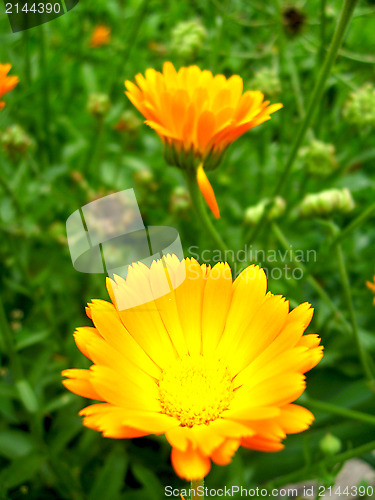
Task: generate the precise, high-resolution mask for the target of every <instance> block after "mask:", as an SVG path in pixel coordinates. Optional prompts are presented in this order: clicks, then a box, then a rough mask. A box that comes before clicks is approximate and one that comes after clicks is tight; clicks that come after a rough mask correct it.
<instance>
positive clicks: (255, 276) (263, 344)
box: [63, 255, 323, 480]
mask: <svg viewBox="0 0 375 500" xmlns="http://www.w3.org/2000/svg"><path fill="white" fill-rule="evenodd" d="M181 278H184V279H181ZM165 283H168V284H169V287H168V286H167V288H165V287H164V285H165ZM179 283H180V284H179ZM266 288H267V280H266V276H265V273H264V271H263V270H262V269H260V268H259V267H258V266H249V267H248V268H247V269H245V270H244V271H243V272H242V273H241V274H240V275H239V276H238V277H237V278H236V280H235V281H234V282H232V275H231V270H230V267H229V266H228V264H226V263H219V264H216V265H215V266H214V267H213V268H210V267H209V266H206V265H200V264H198V262H196V261H195V260H194V259H185V260H182V261H180V260H179V259H178V258H177V257H176V256H171V255H168V256H167V257H164V258H163V260H158V261H154V262H153V263H152V265H151V267H150V268H148V267H146V266H145V265H143V264H141V263H137V264H133V265H132V266H131V267H130V268H129V271H128V275H127V278H126V280H125V279H123V278H120V277H118V276H115V278H114V280H110V279H108V281H107V289H108V293H109V295H110V297H111V302H106V301H103V300H93V301H92V303H90V304H88V308H87V314H88V316H89V317H90V318H91V319H92V321H93V325H94V326H93V327H82V328H78V329H77V330H76V332H75V335H74V336H75V341H76V344H77V346H78V348H79V349H80V350H81V351H82V352H83V354H85V356H87V357H88V358H89V359H90V360H91V361H92V362H93V364H92V366H91V367H90V369H89V370H81V369H70V370H65V371H64V372H63V375H64V376H66V377H68V378H67V379H66V380H64V384H65V386H66V387H67V388H68V389H69V390H70V391H72V392H74V393H76V394H79V395H80V396H83V397H86V398H91V399H94V400H98V401H101V402H100V403H97V404H92V405H90V406H88V407H86V408H84V409H83V410H81V412H80V414H81V415H83V416H84V421H83V423H84V425H86V426H87V427H90V428H92V429H95V430H97V431H100V432H102V433H103V436H105V437H110V438H135V437H139V436H146V435H148V434H165V436H166V438H167V440H168V441H169V443H170V444H171V446H172V454H171V460H172V465H173V467H174V469H175V471H176V473H177V474H178V475H179V476H180V477H182V478H185V479H188V480H195V479H199V478H202V477H204V476H206V475H207V474H208V472H209V470H210V468H211V461H213V462H214V463H216V464H219V465H225V464H228V463H229V462H230V461H231V459H232V456H233V454H234V453H235V451H236V450H237V449H238V448H239V447H240V446H244V447H246V448H250V449H253V450H261V451H269V452H272V451H278V450H281V449H282V448H283V447H284V445H283V444H282V440H283V439H284V438H285V437H286V435H287V434H292V433H298V432H301V431H304V430H305V429H307V428H308V427H309V426H310V424H311V423H312V421H313V418H314V417H313V415H312V414H311V413H310V411H308V410H307V409H305V408H303V407H301V406H298V405H296V404H292V403H293V401H294V400H295V399H297V398H298V397H299V396H300V395H301V394H302V393H303V391H304V389H305V376H304V373H305V372H307V371H308V370H310V369H311V368H313V367H314V366H315V365H316V364H317V363H318V362H319V361H320V359H321V357H322V354H323V348H322V347H321V346H319V343H320V339H319V337H318V336H317V335H314V334H310V335H303V334H304V331H305V329H306V328H307V326H308V324H309V323H310V320H311V318H312V315H313V310H312V309H311V307H310V304H308V303H304V304H301V305H300V306H298V307H296V308H295V309H293V310H292V311H289V304H288V301H287V300H286V299H285V298H283V297H282V296H280V295H273V294H272V293H270V292H268V293H267V291H266ZM161 292H163V293H161ZM146 303H147V304H146ZM124 304H128V305H130V304H139V305H135V306H133V307H128V308H127V309H123V307H124ZM145 304H146V305H145Z"/></svg>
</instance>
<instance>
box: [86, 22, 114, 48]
mask: <svg viewBox="0 0 375 500" xmlns="http://www.w3.org/2000/svg"><path fill="white" fill-rule="evenodd" d="M110 41H111V28H109V27H108V26H103V25H100V26H97V27H96V28H95V29H94V31H93V33H92V35H91V40H90V47H91V48H96V47H101V46H102V45H108V44H109V43H110Z"/></svg>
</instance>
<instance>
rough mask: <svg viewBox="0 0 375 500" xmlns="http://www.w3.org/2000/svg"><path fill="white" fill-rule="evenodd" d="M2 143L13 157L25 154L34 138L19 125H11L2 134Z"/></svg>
mask: <svg viewBox="0 0 375 500" xmlns="http://www.w3.org/2000/svg"><path fill="white" fill-rule="evenodd" d="M1 144H2V145H3V148H4V150H5V151H6V152H7V153H8V154H9V156H10V157H11V158H13V157H17V156H18V155H24V154H25V153H26V151H27V150H28V149H29V147H30V146H31V145H32V140H31V139H30V137H29V136H28V135H27V133H26V132H25V131H24V129H23V128H22V127H20V126H19V125H11V126H10V127H8V128H7V129H6V130H5V131H4V132H3V134H2V135H1Z"/></svg>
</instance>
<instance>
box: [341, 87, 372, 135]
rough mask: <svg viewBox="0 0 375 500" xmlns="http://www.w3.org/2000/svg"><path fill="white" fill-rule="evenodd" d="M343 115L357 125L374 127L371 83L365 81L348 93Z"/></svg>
mask: <svg viewBox="0 0 375 500" xmlns="http://www.w3.org/2000/svg"><path fill="white" fill-rule="evenodd" d="M343 116H344V117H345V118H346V120H347V121H348V122H349V123H351V124H353V125H356V126H357V127H360V128H364V127H375V88H374V85H373V84H372V83H365V84H364V85H363V86H362V87H361V88H359V89H358V90H356V91H354V92H352V93H351V94H350V96H349V99H348V100H347V101H346V103H345V105H344V109H343Z"/></svg>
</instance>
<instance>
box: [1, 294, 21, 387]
mask: <svg viewBox="0 0 375 500" xmlns="http://www.w3.org/2000/svg"><path fill="white" fill-rule="evenodd" d="M0 338H1V341H2V344H3V345H4V347H5V352H6V353H7V354H8V356H9V360H10V365H11V368H12V372H13V377H14V379H15V380H22V378H23V373H22V366H21V363H20V360H19V357H18V353H17V351H16V349H15V346H14V341H13V335H12V331H11V329H10V326H9V323H8V319H7V317H6V314H5V309H4V305H3V301H2V298H1V295H0Z"/></svg>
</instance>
